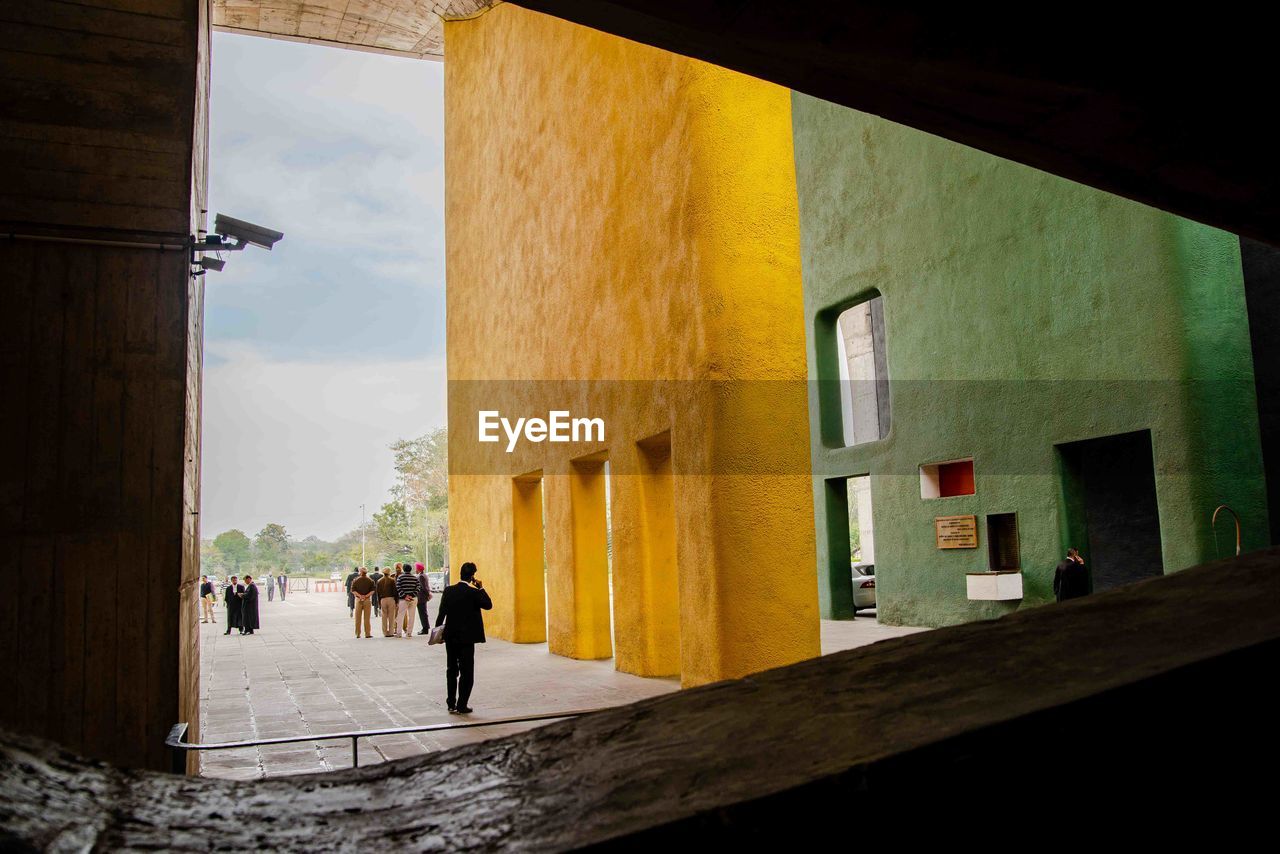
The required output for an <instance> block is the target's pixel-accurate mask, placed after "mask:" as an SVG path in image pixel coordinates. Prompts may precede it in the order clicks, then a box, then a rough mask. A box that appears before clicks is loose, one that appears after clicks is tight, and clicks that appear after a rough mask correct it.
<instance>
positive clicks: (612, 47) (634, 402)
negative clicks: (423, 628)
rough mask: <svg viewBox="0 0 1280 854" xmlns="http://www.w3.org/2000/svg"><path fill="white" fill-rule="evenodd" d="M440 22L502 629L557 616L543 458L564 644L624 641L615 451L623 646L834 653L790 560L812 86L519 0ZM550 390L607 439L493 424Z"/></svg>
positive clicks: (472, 477)
mask: <svg viewBox="0 0 1280 854" xmlns="http://www.w3.org/2000/svg"><path fill="white" fill-rule="evenodd" d="M445 29H446V33H447V39H448V43H449V61H448V63H446V65H445V75H446V81H445V84H446V85H445V112H446V121H445V129H446V134H447V139H446V145H445V156H446V166H445V174H446V175H447V182H446V222H447V231H448V241H447V251H448V259H447V264H448V297H447V301H448V323H449V330H448V332H449V334H448V347H449V352H448V365H449V430H450V433H449V466H450V477H449V490H450V494H449V511H450V530H451V531H453V540H452V541H451V544H450V549H451V554H453V556H454V558H455V559H456V560H474V561H475V562H476V563H477V564H478V565H479V568H480V572H481V574H482V576H483V577H484V578H485V583H486V585H488V586H489V587H490V588H491V589H492V591H493V593H494V599H495V602H496V606H495V609H494V616H493V621H492V627H493V633H494V635H495V636H497V637H502V638H508V639H519V640H537V639H541V634H540V628H541V626H542V624H543V620H542V611H541V610H540V608H539V604H540V601H541V597H542V589H543V587H542V573H541V567H540V565H537V562H535V571H534V572H533V573H531V575H532V577H531V578H529V579H527V583H526V581H525V580H523V579H522V577H521V575H520V574H519V573H517V572H514V571H513V567H514V566H518V565H519V564H518V562H517V560H516V559H515V549H516V543H517V542H519V541H520V539H521V531H520V530H519V529H517V528H516V524H515V522H516V521H517V519H518V518H526V517H527V518H532V519H534V520H536V519H537V516H538V514H537V513H536V512H530V513H527V514H525V513H521V514H514V513H513V505H514V504H515V503H516V499H517V497H519V496H513V489H515V486H514V485H513V480H514V479H516V478H521V479H522V481H528V480H529V479H535V478H541V480H542V496H543V505H544V508H545V530H546V539H545V555H546V577H547V585H546V589H547V591H548V592H547V597H546V603H547V604H546V608H547V612H548V614H549V616H550V636H549V642H550V648H551V650H552V652H554V653H557V654H561V655H566V656H571V657H575V658H595V657H605V656H608V655H609V654H610V652H611V651H610V649H609V630H608V622H607V620H608V613H607V600H606V598H605V596H604V591H605V589H606V585H607V583H608V580H607V578H606V577H605V554H604V537H603V530H602V527H603V518H604V514H603V512H602V511H603V508H602V506H601V501H602V498H601V489H600V483H599V480H600V478H599V477H598V474H596V473H595V472H598V470H599V467H600V465H601V463H602V459H604V458H607V460H608V463H609V467H610V468H609V471H610V483H609V490H610V494H611V500H612V522H613V540H612V547H613V566H612V584H613V594H614V595H613V603H614V609H613V620H614V622H615V624H616V626H617V628H618V630H617V631H615V632H614V633H613V635H614V637H615V638H616V639H617V643H618V648H617V649H616V650H612V653H613V654H614V655H615V656H616V660H617V662H618V664H619V667H620V668H621V669H623V670H625V671H627V672H633V673H638V674H641V675H666V674H673V673H675V672H677V671H678V673H679V675H680V676H681V679H682V682H683V684H685V685H697V684H702V683H705V682H709V681H714V680H717V679H723V678H729V677H736V676H741V675H744V674H746V673H751V672H756V671H759V670H764V669H767V668H769V667H776V666H780V665H783V664H787V663H790V662H793V661H798V660H802V659H805V658H809V657H812V656H814V655H816V654H817V653H818V649H819V637H818V631H817V626H818V614H817V590H816V582H815V580H814V578H813V576H812V574H811V573H805V574H804V575H803V576H796V577H795V580H794V582H793V583H791V584H788V585H786V586H779V585H777V584H775V583H773V581H774V579H775V578H776V577H777V573H778V572H780V571H787V570H788V569H789V568H791V567H797V566H806V567H807V566H812V565H813V562H814V539H813V504H812V499H811V497H810V491H811V489H810V471H809V452H808V410H807V396H806V390H805V386H806V382H805V362H804V328H803V306H802V298H801V283H800V266H799V231H798V220H797V213H796V200H795V189H794V184H795V179H794V167H793V163H792V160H793V156H792V140H791V118H790V103H791V101H790V93H788V92H787V91H786V90H785V89H781V88H779V87H776V86H773V85H772V84H768V83H763V82H761V81H759V80H756V79H753V78H749V77H746V76H743V75H740V74H736V73H734V72H730V71H726V70H724V69H722V68H717V67H714V66H711V65H707V64H705V63H701V62H696V61H693V60H689V59H685V58H683V57H679V56H675V55H672V54H669V53H666V52H663V51H659V50H655V49H652V48H647V47H644V46H641V45H637V44H635V43H632V42H628V41H625V40H623V39H619V38H616V37H613V36H609V35H605V34H603V33H599V32H595V31H592V30H588V29H585V28H582V27H578V26H575V25H573V24H568V23H565V22H563V21H559V20H556V19H554V18H550V17H547V16H545V15H540V14H537V13H534V12H529V11H527V10H524V9H520V8H517V7H516V6H513V5H510V4H506V5H502V6H498V7H496V8H494V9H492V10H491V11H489V12H487V13H486V14H484V15H482V16H480V17H479V18H476V19H474V20H469V21H459V22H451V23H448V24H447V25H446V28H445ZM552 409H557V410H567V411H569V412H571V413H572V415H573V416H575V417H579V416H580V417H588V416H589V417H595V418H601V419H603V421H604V423H605V427H606V433H605V438H604V441H603V442H596V441H592V442H577V443H568V444H549V443H547V442H543V443H539V444H533V443H529V442H524V443H521V444H519V445H517V446H516V448H515V449H514V451H513V452H511V453H507V451H506V444H505V443H493V444H484V443H480V442H479V441H478V430H477V423H478V418H477V412H478V411H480V410H497V411H500V412H502V413H503V414H504V415H505V416H507V417H510V418H512V419H514V418H517V417H534V416H537V417H543V418H545V417H546V416H547V413H548V411H549V410H552ZM664 444H669V447H670V457H669V473H668V472H667V471H664V470H663V467H662V466H661V465H655V464H653V463H652V462H651V461H650V460H649V459H646V450H647V449H652V448H654V447H656V446H659V445H664ZM530 491H532V490H530ZM535 527H540V526H537V525H536V521H535ZM533 551H534V552H535V555H536V552H537V549H536V548H535V549H534V550H533ZM517 608H520V609H522V610H521V612H519V613H518V612H517V611H516V609H517ZM676 613H678V616H679V619H678V620H673V619H671V617H672V616H673V615H674V614H676ZM517 629H519V631H520V634H519V635H517ZM675 648H679V649H680V651H681V660H680V661H678V662H675V661H671V660H669V659H668V658H667V657H666V656H661V655H657V654H655V652H656V651H657V650H671V649H675Z"/></svg>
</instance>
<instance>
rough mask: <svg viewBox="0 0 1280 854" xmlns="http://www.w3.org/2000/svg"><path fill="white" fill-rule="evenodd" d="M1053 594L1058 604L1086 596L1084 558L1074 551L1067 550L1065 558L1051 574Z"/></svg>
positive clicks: (1087, 576) (1087, 587) (1086, 574)
mask: <svg viewBox="0 0 1280 854" xmlns="http://www.w3.org/2000/svg"><path fill="white" fill-rule="evenodd" d="M1053 593H1054V595H1055V596H1056V597H1057V598H1058V601H1059V602H1064V601H1066V600H1067V599H1076V598H1078V597H1080V596H1087V595H1088V593H1089V572H1088V570H1086V569H1085V568H1084V558H1082V557H1080V552H1078V551H1076V550H1075V549H1067V557H1066V559H1065V560H1064V561H1062V563H1060V564H1058V568H1057V569H1055V570H1054V572H1053Z"/></svg>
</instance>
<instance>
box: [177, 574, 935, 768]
mask: <svg viewBox="0 0 1280 854" xmlns="http://www.w3.org/2000/svg"><path fill="white" fill-rule="evenodd" d="M435 605H436V602H435V601H433V602H431V604H430V605H429V607H430V608H431V609H432V614H433V616H434V613H435V610H434V609H435ZM261 610H262V625H263V628H262V629H260V630H259V631H258V632H257V633H255V634H254V635H253V636H251V637H241V636H240V635H238V634H235V633H232V634H231V635H229V636H227V635H223V633H222V632H223V630H224V628H225V625H218V626H213V625H202V626H201V627H200V629H201V651H200V652H201V656H200V659H201V674H200V676H201V694H200V705H201V720H202V722H203V731H202V733H201V737H200V740H201V741H204V742H210V741H236V740H251V739H255V738H270V737H274V736H293V735H304V734H307V733H328V732H337V731H342V730H360V729H380V728H385V727H395V726H409V725H416V724H430V723H456V722H459V721H461V720H464V719H463V718H460V717H456V716H452V715H450V714H449V713H448V711H447V710H446V708H445V705H444V693H445V691H444V669H445V667H444V647H443V646H430V645H428V644H427V642H426V638H425V637H413V638H411V639H407V640H406V639H397V638H384V637H382V636H381V633H380V631H379V627H378V625H377V624H376V623H375V625H374V631H375V637H374V638H373V639H371V640H366V639H358V640H357V639H356V638H355V637H354V632H353V630H352V625H351V621H350V619H349V618H348V616H347V609H346V597H345V595H343V594H340V593H309V594H308V593H294V594H291V595H290V597H289V599H288V600H286V601H284V602H281V601H280V600H279V599H278V598H277V599H276V601H274V602H267V601H266V600H265V599H264V600H262V602H261ZM217 616H218V619H219V620H221V621H225V612H224V611H223V610H222V609H221V608H219V609H218V611H217ZM910 631H916V630H914V629H895V628H890V627H885V626H879V625H878V624H877V623H876V622H875V620H874V619H872V618H867V619H864V618H859V619H857V620H854V621H851V622H841V623H825V622H824V624H823V632H822V634H823V638H822V640H823V643H822V649H823V653H824V654H825V653H828V652H832V651H835V650H837V649H847V648H850V647H853V646H861V645H863V644H867V643H874V642H875V641H877V640H882V639H883V638H884V637H889V636H894V635H897V634H903V633H907V632H910ZM476 671H477V676H476V688H475V691H474V692H473V694H472V699H471V705H472V707H473V708H475V710H476V711H475V714H473V715H469V716H468V718H467V719H468V720H472V721H480V720H485V719H494V718H506V717H514V716H518V715H522V714H530V713H535V712H544V711H561V710H568V709H582V708H596V707H601V706H614V705H622V704H625V703H631V702H635V701H636V700H641V699H644V698H646V697H652V696H655V695H658V694H663V693H666V692H668V691H674V690H676V689H677V688H678V687H679V683H678V681H677V680H675V679H645V678H641V677H639V676H632V675H630V674H626V673H619V672H617V671H615V670H614V669H613V662H612V661H575V660H573V659H568V658H563V657H561V656H558V655H550V654H548V652H547V646H546V644H512V643H507V642H505V641H500V640H490V641H489V643H487V644H485V645H484V646H482V647H478V648H477V651H476ZM537 725H538V724H520V725H516V724H509V725H498V726H492V727H479V728H475V729H465V730H454V731H450V732H444V733H422V734H414V735H398V736H381V737H378V738H371V739H361V741H360V764H361V765H366V764H373V763H375V762H381V761H386V760H391V759H400V758H403V757H407V756H416V755H420V754H423V753H429V752H433V751H436V750H442V749H444V748H448V747H455V746H457V745H460V744H466V743H469V742H473V741H483V740H485V739H489V738H495V737H497V736H501V735H507V734H510V733H513V732H517V731H520V730H522V729H525V728H527V727H529V726H537ZM349 767H351V744H350V742H343V741H332V742H320V743H312V744H307V743H300V744H290V745H280V746H275V747H261V748H255V749H246V750H234V751H219V752H211V753H204V754H202V766H201V773H202V774H203V775H204V776H206V777H221V778H227V779H252V778H257V777H265V776H280V775H286V774H302V773H308V772H318V771H331V770H335V769H339V768H349Z"/></svg>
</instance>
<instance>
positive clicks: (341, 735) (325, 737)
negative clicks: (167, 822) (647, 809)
mask: <svg viewBox="0 0 1280 854" xmlns="http://www.w3.org/2000/svg"><path fill="white" fill-rule="evenodd" d="M599 711H602V710H601V709H577V710H575V711H571V712H543V713H541V714H537V715H522V716H521V717H516V718H496V719H493V720H480V721H463V722H460V723H444V724H421V725H419V726H401V727H389V728H387V729H361V730H351V731H348V732H330V733H310V734H307V735H289V736H283V737H280V738H256V739H253V740H252V741H216V742H212V743H208V744H192V743H190V742H188V741H185V740H184V739H186V737H187V728H188V724H186V723H185V722H184V723H180V724H174V725H173V728H172V729H171V730H169V737H168V738H166V739H165V740H164V743H165V746H166V747H168V748H170V749H171V750H172V751H173V770H174V773H176V774H184V773H186V767H187V753H188V752H189V751H193V750H195V751H208V750H245V749H248V748H250V747H262V746H263V745H268V744H297V743H299V742H307V741H341V740H343V739H351V765H352V767H355V768H359V767H360V739H362V738H376V737H377V736H380V735H403V734H405V733H415V732H441V731H443V730H452V729H473V728H476V727H485V726H501V725H502V724H523V723H532V722H534V721H553V720H561V719H565V718H577V717H581V716H583V715H589V714H591V713H592V712H599Z"/></svg>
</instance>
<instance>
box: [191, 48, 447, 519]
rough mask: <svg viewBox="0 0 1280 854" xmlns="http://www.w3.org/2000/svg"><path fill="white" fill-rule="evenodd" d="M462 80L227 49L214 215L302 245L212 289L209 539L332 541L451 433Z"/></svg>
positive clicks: (219, 278) (232, 268) (356, 62)
mask: <svg viewBox="0 0 1280 854" xmlns="http://www.w3.org/2000/svg"><path fill="white" fill-rule="evenodd" d="M443 113H444V106H443V67H442V66H441V65H440V64H439V63H436V62H430V61H423V60H408V59H398V58H393V57H387V56H380V55H375V54H365V53H357V52H355V51H345V50H338V49H334V48H326V47H319V46H314V45H300V44H292V43H289V42H281V41H274V40H270V39H259V38H253V37H249V36H238V35H231V34H226V33H215V34H214V43H213V93H212V106H211V119H210V132H211V139H210V155H209V170H210V193H209V195H210V207H209V223H210V226H211V227H212V224H213V215H214V214H215V213H217V212H222V213H226V214H228V215H230V216H234V217H237V218H240V219H246V220H249V221H251V222H255V223H258V224H261V225H265V226H267V227H269V228H274V229H276V230H279V231H283V232H284V234H285V238H284V240H283V241H281V242H280V243H279V244H277V245H276V248H275V249H274V250H273V251H272V252H270V253H268V252H264V251H262V250H258V249H253V248H251V249H248V250H246V251H244V252H241V253H234V254H227V255H226V256H225V260H226V261H227V266H226V269H225V270H224V271H223V272H221V273H214V272H210V273H208V274H207V275H206V277H205V287H206V290H205V294H206V297H205V300H206V302H205V372H204V434H203V440H204V452H203V473H202V474H203V493H202V496H201V502H202V507H201V535H202V536H204V537H213V536H216V535H217V534H218V533H220V532H222V531H224V530H227V529H229V528H240V529H242V530H244V531H245V532H246V533H248V534H249V535H250V536H253V535H254V534H255V533H256V532H257V531H258V530H260V529H261V528H262V527H263V526H264V525H265V524H267V523H268V522H279V523H281V524H283V525H285V527H286V528H288V530H289V532H290V534H292V535H293V536H294V537H295V538H298V539H301V538H302V537H305V536H307V535H309V534H315V535H317V536H319V537H322V538H324V539H333V538H335V537H337V536H339V535H340V534H342V533H344V532H346V531H348V530H350V529H352V528H354V527H356V526H357V525H358V524H359V522H360V507H359V506H360V504H361V503H365V504H367V505H368V508H369V513H370V515H372V512H373V511H374V510H376V509H377V508H378V507H379V506H381V504H382V503H383V502H385V501H386V500H388V497H389V496H388V490H389V489H390V487H391V485H392V483H393V481H394V472H393V471H392V468H391V464H392V458H391V452H390V450H389V449H388V447H387V446H388V445H389V444H390V443H391V442H393V441H395V440H396V439H397V438H402V437H403V438H408V437H412V436H416V435H419V434H421V433H423V432H425V431H426V430H428V429H430V428H432V427H437V426H440V425H442V424H443V423H444V420H445V391H444V388H445V372H444V214H443V211H444V158H443V143H444V137H443V130H444V125H443V121H444V118H443Z"/></svg>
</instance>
